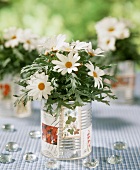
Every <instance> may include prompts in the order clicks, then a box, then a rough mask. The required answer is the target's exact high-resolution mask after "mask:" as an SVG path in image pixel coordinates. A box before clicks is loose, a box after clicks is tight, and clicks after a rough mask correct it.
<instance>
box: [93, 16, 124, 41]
mask: <svg viewBox="0 0 140 170" xmlns="http://www.w3.org/2000/svg"><path fill="white" fill-rule="evenodd" d="M95 29H96V31H97V34H98V36H99V37H101V38H102V37H103V36H106V37H107V36H113V37H116V38H117V37H118V35H119V34H120V33H121V32H122V24H121V23H120V22H119V21H118V20H117V19H116V18H112V17H105V18H104V19H102V20H101V21H99V22H97V24H96V25H95Z"/></svg>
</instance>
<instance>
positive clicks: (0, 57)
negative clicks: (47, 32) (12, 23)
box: [0, 27, 39, 79]
mask: <svg viewBox="0 0 140 170" xmlns="http://www.w3.org/2000/svg"><path fill="white" fill-rule="evenodd" d="M38 41H39V39H38V36H37V35H35V34H33V33H32V32H31V30H29V29H25V30H23V29H18V28H15V27H12V28H9V29H6V30H4V32H3V33H2V35H1V37H0V79H3V77H4V76H5V75H8V74H12V75H16V74H19V73H20V70H21V68H22V67H24V66H26V65H28V64H31V63H32V62H33V61H34V60H35V58H36V57H38Z"/></svg>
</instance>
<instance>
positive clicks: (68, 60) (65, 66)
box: [52, 52, 80, 75]
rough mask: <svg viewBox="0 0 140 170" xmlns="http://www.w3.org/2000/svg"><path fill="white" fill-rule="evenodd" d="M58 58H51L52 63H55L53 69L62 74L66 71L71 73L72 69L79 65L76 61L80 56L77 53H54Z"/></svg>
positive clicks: (74, 69) (76, 69)
mask: <svg viewBox="0 0 140 170" xmlns="http://www.w3.org/2000/svg"><path fill="white" fill-rule="evenodd" d="M56 55H57V57H58V59H59V60H60V61H58V60H53V61H52V63H53V64H55V65H56V66H54V71H58V72H61V74H62V75H64V74H66V73H69V74H70V73H71V72H72V71H78V68H77V66H79V65H80V63H77V61H78V60H79V59H80V56H78V53H76V54H74V55H73V52H70V53H69V54H68V56H64V55H63V54H59V53H57V54H56Z"/></svg>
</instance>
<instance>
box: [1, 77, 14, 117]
mask: <svg viewBox="0 0 140 170" xmlns="http://www.w3.org/2000/svg"><path fill="white" fill-rule="evenodd" d="M12 108H13V107H12V76H10V75H8V76H6V77H5V78H4V79H3V80H1V81H0V116H10V115H12V114H13V113H11V112H12Z"/></svg>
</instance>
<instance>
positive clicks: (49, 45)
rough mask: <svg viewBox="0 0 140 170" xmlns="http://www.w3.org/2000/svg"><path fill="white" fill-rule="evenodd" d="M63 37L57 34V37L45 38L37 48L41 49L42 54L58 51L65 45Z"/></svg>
mask: <svg viewBox="0 0 140 170" xmlns="http://www.w3.org/2000/svg"><path fill="white" fill-rule="evenodd" d="M65 39H66V36H65V35H61V34H59V35H58V36H52V37H48V38H46V40H45V41H44V40H43V42H42V44H40V45H39V46H40V47H42V49H41V48H40V49H41V50H42V51H41V52H42V53H44V54H47V53H49V52H51V51H59V50H61V48H62V47H63V46H64V45H65Z"/></svg>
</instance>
